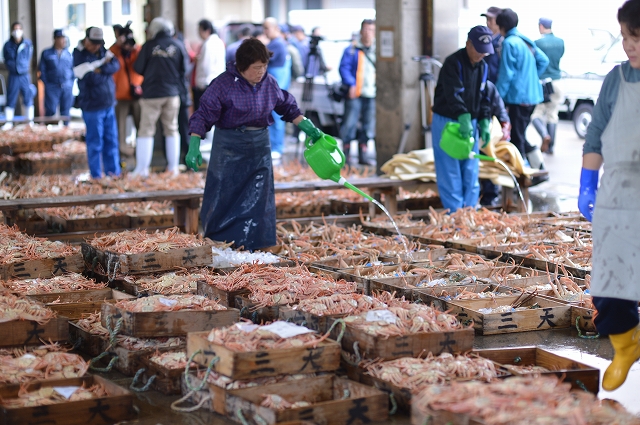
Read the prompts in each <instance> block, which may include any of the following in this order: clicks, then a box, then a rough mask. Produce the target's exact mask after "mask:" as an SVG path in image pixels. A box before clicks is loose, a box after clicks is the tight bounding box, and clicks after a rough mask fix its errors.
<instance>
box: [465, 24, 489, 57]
mask: <svg viewBox="0 0 640 425" xmlns="http://www.w3.org/2000/svg"><path fill="white" fill-rule="evenodd" d="M469 40H471V43H472V44H473V48H474V49H476V51H477V52H478V53H489V54H493V53H494V50H493V44H492V42H493V33H492V32H491V30H490V29H489V27H485V26H484V25H478V26H476V27H473V28H471V31H469Z"/></svg>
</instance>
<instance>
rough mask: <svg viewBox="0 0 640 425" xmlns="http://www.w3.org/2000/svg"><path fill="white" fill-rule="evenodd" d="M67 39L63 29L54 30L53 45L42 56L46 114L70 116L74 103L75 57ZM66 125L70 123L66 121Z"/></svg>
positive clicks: (41, 66) (41, 74)
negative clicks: (68, 47) (57, 111)
mask: <svg viewBox="0 0 640 425" xmlns="http://www.w3.org/2000/svg"><path fill="white" fill-rule="evenodd" d="M66 44H67V39H66V38H65V36H64V33H63V32H62V30H60V29H58V30H54V31H53V47H50V48H48V49H45V50H44V51H43V52H42V55H41V56H40V79H41V80H42V82H43V83H44V114H45V115H46V116H48V117H51V116H54V115H55V114H56V109H57V108H58V106H59V107H60V115H64V116H68V115H69V109H71V104H72V103H73V93H72V89H73V80H74V78H75V77H74V76H73V57H72V56H71V53H70V52H69V51H68V50H67V49H66V47H67V46H66ZM64 125H69V121H65V122H64Z"/></svg>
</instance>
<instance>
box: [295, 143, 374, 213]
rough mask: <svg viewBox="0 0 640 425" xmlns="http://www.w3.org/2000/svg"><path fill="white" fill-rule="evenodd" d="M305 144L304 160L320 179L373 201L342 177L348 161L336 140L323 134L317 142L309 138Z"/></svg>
mask: <svg viewBox="0 0 640 425" xmlns="http://www.w3.org/2000/svg"><path fill="white" fill-rule="evenodd" d="M304 144H305V146H306V149H305V151H304V158H305V159H306V160H307V163H308V164H309V166H310V167H311V169H312V170H313V172H314V173H316V174H317V175H318V177H320V178H321V179H323V180H332V181H334V182H336V183H338V184H341V185H343V186H344V187H347V188H349V189H351V190H353V191H354V192H356V193H358V194H359V195H361V196H364V197H365V198H367V199H368V200H370V201H373V198H372V197H371V196H369V195H367V194H366V193H364V192H363V191H361V190H360V189H358V188H357V187H355V186H354V185H352V184H351V183H349V182H348V181H347V180H346V179H345V178H344V177H342V176H341V175H340V170H342V167H344V164H345V162H346V159H345V157H344V153H343V152H342V151H341V150H340V148H339V147H338V142H336V139H334V138H333V137H331V136H329V135H327V134H322V136H320V137H319V138H318V139H316V140H311V137H307V140H306V141H305V143H304Z"/></svg>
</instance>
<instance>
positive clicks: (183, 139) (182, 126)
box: [178, 102, 189, 164]
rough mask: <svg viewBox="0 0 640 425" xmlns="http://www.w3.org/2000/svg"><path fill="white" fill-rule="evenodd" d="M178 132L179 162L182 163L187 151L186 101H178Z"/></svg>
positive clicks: (187, 116)
mask: <svg viewBox="0 0 640 425" xmlns="http://www.w3.org/2000/svg"><path fill="white" fill-rule="evenodd" d="M178 133H180V163H181V164H184V157H185V156H186V155H187V152H188V151H189V105H188V104H187V102H180V109H179V110H178Z"/></svg>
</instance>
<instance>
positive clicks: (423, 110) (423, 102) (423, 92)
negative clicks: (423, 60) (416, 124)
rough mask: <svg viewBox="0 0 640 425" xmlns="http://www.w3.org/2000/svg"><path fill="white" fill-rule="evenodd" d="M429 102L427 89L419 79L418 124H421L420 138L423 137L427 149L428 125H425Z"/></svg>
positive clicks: (424, 83)
mask: <svg viewBox="0 0 640 425" xmlns="http://www.w3.org/2000/svg"><path fill="white" fill-rule="evenodd" d="M430 103H431V102H430V101H428V100H427V87H426V82H425V80H424V79H422V78H420V122H421V123H422V137H424V147H425V148H429V147H431V146H429V139H428V137H427V132H428V130H429V125H428V124H427V107H428V106H427V105H428V104H430Z"/></svg>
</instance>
